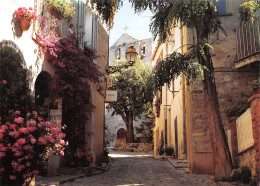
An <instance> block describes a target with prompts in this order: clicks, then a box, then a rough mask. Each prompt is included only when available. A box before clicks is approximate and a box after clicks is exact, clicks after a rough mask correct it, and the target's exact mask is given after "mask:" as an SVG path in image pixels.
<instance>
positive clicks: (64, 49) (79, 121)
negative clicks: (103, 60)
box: [37, 35, 103, 151]
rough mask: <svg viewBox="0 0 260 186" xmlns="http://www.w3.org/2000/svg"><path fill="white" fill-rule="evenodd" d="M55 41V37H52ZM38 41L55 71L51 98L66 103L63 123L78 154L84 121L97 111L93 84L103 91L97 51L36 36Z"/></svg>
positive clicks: (71, 144)
mask: <svg viewBox="0 0 260 186" xmlns="http://www.w3.org/2000/svg"><path fill="white" fill-rule="evenodd" d="M52 37H54V35H53V36H52ZM37 39H38V41H39V42H40V43H41V45H42V46H43V47H44V51H46V52H47V53H48V55H49V57H48V61H49V62H50V63H51V64H52V65H53V66H54V67H55V76H54V77H53V78H54V80H55V82H56V83H55V84H56V86H55V87H54V90H53V91H52V93H51V97H52V98H55V97H61V98H62V100H63V106H62V109H63V118H62V120H63V123H65V124H66V125H67V127H66V131H65V133H66V135H67V136H66V139H67V140H69V146H70V147H71V148H73V150H75V151H76V148H77V147H83V146H84V144H85V140H84V137H82V136H84V135H85V133H84V131H85V128H84V127H85V121H86V120H87V119H88V118H87V116H88V114H89V113H90V112H92V111H93V109H94V108H95V107H94V105H93V104H92V103H91V90H90V82H93V83H95V84H96V85H97V89H98V90H101V89H102V87H101V81H100V77H101V76H102V75H103V74H102V73H101V72H100V71H99V67H98V66H97V65H96V64H95V63H94V60H95V59H96V58H98V55H97V53H96V50H95V49H94V48H92V47H90V46H87V44H86V43H85V44H84V47H83V49H81V48H80V47H78V46H77V45H76V39H75V38H74V37H71V38H70V39H60V40H56V39H54V38H52V39H45V38H43V37H42V35H38V36H37Z"/></svg>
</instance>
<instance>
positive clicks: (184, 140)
mask: <svg viewBox="0 0 260 186" xmlns="http://www.w3.org/2000/svg"><path fill="white" fill-rule="evenodd" d="M181 34H182V37H181V45H182V46H183V44H184V43H183V27H181ZM183 53H184V48H183V47H182V54H183ZM185 84H186V79H185V76H184V75H183V76H182V94H183V95H182V105H183V143H184V147H183V148H184V151H183V154H185V159H187V136H186V105H185Z"/></svg>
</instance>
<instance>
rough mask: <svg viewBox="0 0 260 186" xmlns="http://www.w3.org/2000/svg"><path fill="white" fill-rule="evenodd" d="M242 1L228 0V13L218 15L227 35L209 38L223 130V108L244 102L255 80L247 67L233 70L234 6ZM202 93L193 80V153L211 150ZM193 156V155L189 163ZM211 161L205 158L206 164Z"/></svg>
mask: <svg viewBox="0 0 260 186" xmlns="http://www.w3.org/2000/svg"><path fill="white" fill-rule="evenodd" d="M242 2H243V1H242V0H232V1H230V3H232V6H231V7H232V10H230V11H231V12H230V13H231V14H230V15H227V16H223V17H220V19H221V22H222V26H223V28H224V29H225V31H226V32H227V36H225V35H224V34H223V33H220V35H219V37H218V38H217V37H211V39H210V45H211V46H213V48H214V50H212V60H213V65H214V68H215V72H214V76H215V81H216V89H217V93H218V102H219V109H220V113H221V117H222V121H223V125H224V129H225V130H228V129H230V123H229V120H228V118H227V116H226V114H225V110H227V109H228V108H230V107H231V106H234V105H237V104H239V103H240V102H242V101H246V100H247V97H249V96H250V92H249V88H248V85H249V83H250V82H251V81H252V80H254V79H257V77H258V72H257V71H254V72H253V71H250V70H247V69H236V68H235V62H236V55H237V54H236V42H237V41H236V28H237V27H238V26H239V24H240V23H239V13H238V8H239V5H240V4H241V3H242ZM188 40H189V42H191V43H192V42H193V35H192V32H190V33H189V35H188ZM204 97H205V95H204V92H203V86H202V82H201V81H197V82H196V83H195V85H193V86H192V87H191V88H190V100H189V101H190V104H191V105H190V106H191V108H190V113H191V114H190V121H191V126H190V128H191V148H192V151H193V152H194V153H212V147H211V141H210V135H209V129H208V114H207V110H206V105H205V99H204ZM194 158H195V156H194V157H193V160H192V161H193V162H195V160H194ZM211 164H212V162H211V160H209V165H211Z"/></svg>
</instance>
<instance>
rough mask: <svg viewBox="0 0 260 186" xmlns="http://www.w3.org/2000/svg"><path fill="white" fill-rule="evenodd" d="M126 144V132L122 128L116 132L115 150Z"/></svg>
mask: <svg viewBox="0 0 260 186" xmlns="http://www.w3.org/2000/svg"><path fill="white" fill-rule="evenodd" d="M125 144H126V130H125V129H124V128H120V129H119V130H118V131H117V135H116V145H115V147H114V148H115V149H117V148H118V147H120V146H124V145H125Z"/></svg>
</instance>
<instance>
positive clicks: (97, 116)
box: [93, 24, 109, 155]
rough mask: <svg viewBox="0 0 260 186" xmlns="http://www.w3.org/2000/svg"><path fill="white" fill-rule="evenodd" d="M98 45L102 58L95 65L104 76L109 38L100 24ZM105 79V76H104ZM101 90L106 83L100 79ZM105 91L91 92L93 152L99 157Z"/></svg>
mask: <svg viewBox="0 0 260 186" xmlns="http://www.w3.org/2000/svg"><path fill="white" fill-rule="evenodd" d="M97 37H98V43H97V53H98V54H102V55H103V57H100V58H98V59H97V64H98V66H99V67H100V71H101V72H102V73H103V74H105V73H106V67H107V65H108V49H109V48H108V43H109V36H108V33H107V31H106V30H105V29H104V28H103V26H102V25H101V24H98V35H97ZM104 77H105V75H104ZM102 81H103V83H102V86H103V88H105V87H106V81H105V79H104V78H103V79H102ZM104 96H105V91H101V92H98V91H97V89H96V87H95V88H94V91H93V97H94V105H95V111H94V113H93V114H94V123H93V124H94V125H93V152H94V153H95V154H96V155H101V154H102V153H103V150H104V124H105V97H104Z"/></svg>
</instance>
